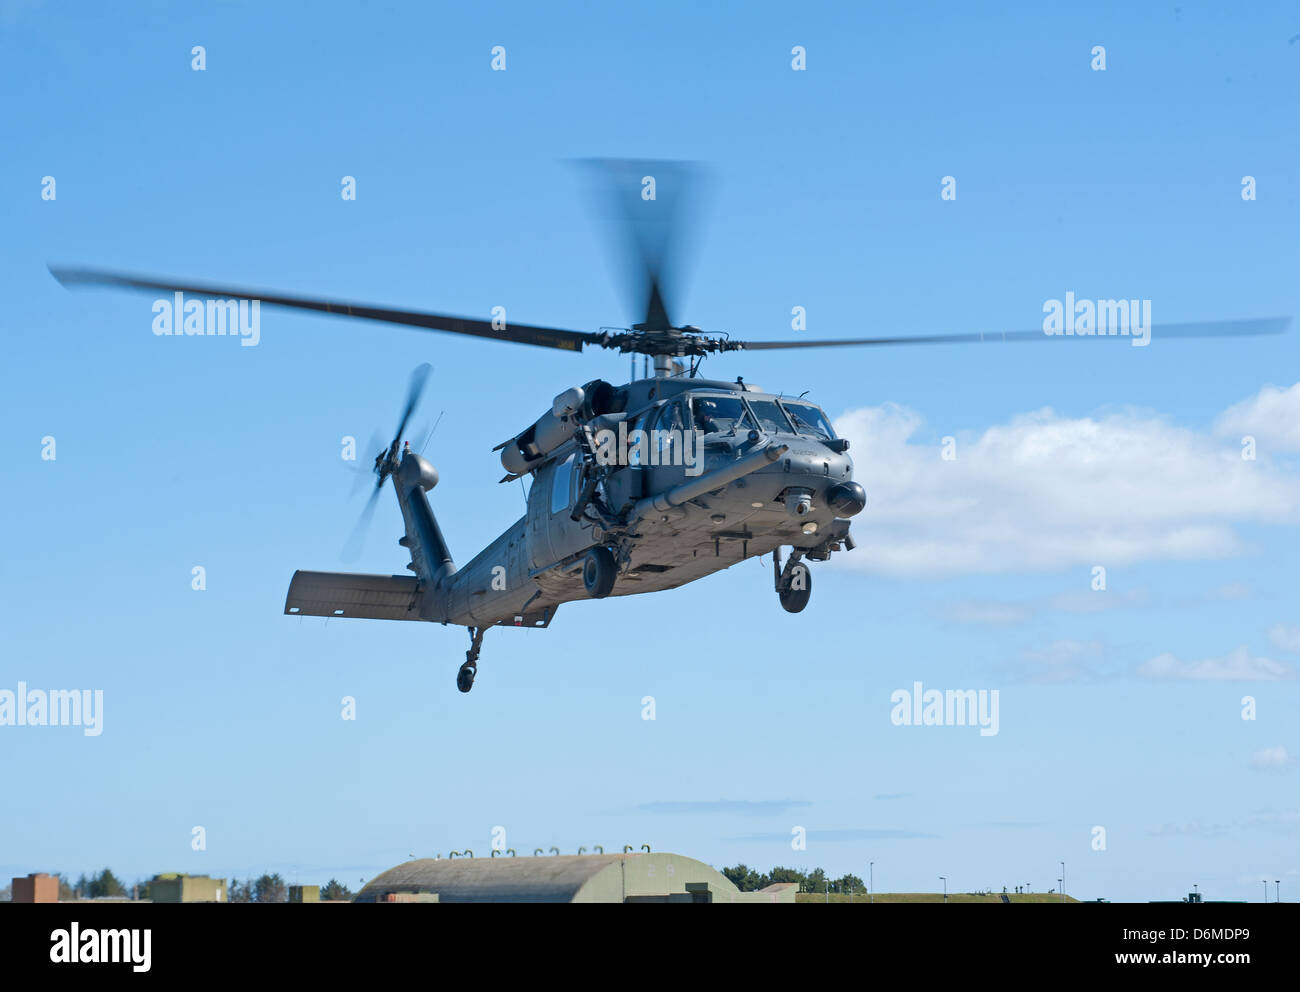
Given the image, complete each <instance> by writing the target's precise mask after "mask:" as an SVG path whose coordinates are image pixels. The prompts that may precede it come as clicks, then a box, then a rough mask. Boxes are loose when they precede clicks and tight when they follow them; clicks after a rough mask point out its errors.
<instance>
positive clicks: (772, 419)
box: [749, 398, 790, 434]
mask: <svg viewBox="0 0 1300 992" xmlns="http://www.w3.org/2000/svg"><path fill="white" fill-rule="evenodd" d="M749 409H750V410H751V411H752V412H753V414H754V416H755V417H757V418H758V429H759V430H761V431H766V432H767V433H768V434H789V433H790V424H789V423H788V422H787V421H786V419H785V414H783V413H782V412H781V408H780V407H779V406H777V405H776V403H775V402H773V401H772V400H756V399H753V398H751V399H750V400H749Z"/></svg>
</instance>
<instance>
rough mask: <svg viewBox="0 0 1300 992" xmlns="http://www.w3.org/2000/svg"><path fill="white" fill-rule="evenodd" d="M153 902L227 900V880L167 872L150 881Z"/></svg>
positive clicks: (150, 897)
mask: <svg viewBox="0 0 1300 992" xmlns="http://www.w3.org/2000/svg"><path fill="white" fill-rule="evenodd" d="M149 899H150V901H151V902H225V901H226V880H225V879H224V878H209V877H208V876H207V875H182V874H180V873H178V872H165V873H164V874H162V875H155V876H154V877H153V879H152V880H151V881H150V882H149Z"/></svg>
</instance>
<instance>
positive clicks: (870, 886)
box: [867, 861, 876, 905]
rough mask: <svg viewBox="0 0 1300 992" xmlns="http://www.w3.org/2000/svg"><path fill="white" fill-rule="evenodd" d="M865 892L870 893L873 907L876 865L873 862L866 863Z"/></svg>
mask: <svg viewBox="0 0 1300 992" xmlns="http://www.w3.org/2000/svg"><path fill="white" fill-rule="evenodd" d="M867 892H868V893H870V895H871V903H872V905H875V902H876V863H875V862H874V861H868V862H867Z"/></svg>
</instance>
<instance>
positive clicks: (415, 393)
mask: <svg viewBox="0 0 1300 992" xmlns="http://www.w3.org/2000/svg"><path fill="white" fill-rule="evenodd" d="M431 371H433V366H432V365H430V364H429V363H428V362H425V363H424V364H422V365H418V366H416V369H415V371H414V372H412V373H411V388H410V389H408V390H407V392H406V409H405V410H403V411H402V419H401V420H399V421H398V422H397V432H396V433H395V434H394V435H393V448H392V449H390V450H392V451H393V453H394V454H395V453H396V450H395V449H396V447H397V445H399V444H401V442H402V432H403V431H405V430H406V425H407V423H408V422H409V421H410V419H411V414H413V413H414V412H415V408H416V407H417V406H419V405H420V396H421V394H423V393H424V387H425V386H426V385H428V382H429V373H430V372H431Z"/></svg>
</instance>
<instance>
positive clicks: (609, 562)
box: [582, 548, 618, 599]
mask: <svg viewBox="0 0 1300 992" xmlns="http://www.w3.org/2000/svg"><path fill="white" fill-rule="evenodd" d="M616 578H618V563H617V562H616V561H615V560H614V553H613V552H612V551H610V550H609V548H592V549H591V550H590V551H588V552H587V557H586V558H584V559H583V561H582V584H583V586H584V587H585V588H586V590H587V595H588V596H590V597H591V598H592V599H604V598H605V597H606V596H608V595H609V593H610V590H611V589H613V588H614V580H615V579H616Z"/></svg>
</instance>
